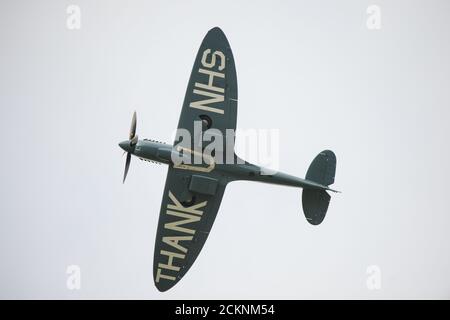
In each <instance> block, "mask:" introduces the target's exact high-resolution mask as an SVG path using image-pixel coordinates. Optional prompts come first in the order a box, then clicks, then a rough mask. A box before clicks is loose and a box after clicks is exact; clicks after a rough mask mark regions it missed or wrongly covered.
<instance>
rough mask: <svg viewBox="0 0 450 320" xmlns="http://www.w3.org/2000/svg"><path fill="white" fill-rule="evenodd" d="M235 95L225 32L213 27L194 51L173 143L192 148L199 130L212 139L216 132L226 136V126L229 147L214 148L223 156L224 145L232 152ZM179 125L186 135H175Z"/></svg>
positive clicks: (233, 76)
mask: <svg viewBox="0 0 450 320" xmlns="http://www.w3.org/2000/svg"><path fill="white" fill-rule="evenodd" d="M237 99H238V94H237V79H236V68H235V63H234V58H233V54H232V52H231V48H230V44H229V43H228V40H227V38H226V37H225V34H224V33H223V32H222V30H221V29H220V28H217V27H216V28H213V29H211V30H210V31H209V32H208V33H207V35H206V36H205V38H204V39H203V42H202V44H201V46H200V49H199V51H198V53H197V56H196V59H195V62H194V67H193V69H192V73H191V76H190V79H189V83H188V87H187V91H186V96H185V99H184V102H183V108H182V111H181V115H180V120H179V123H178V129H179V130H178V131H177V137H176V139H175V142H174V145H177V144H179V143H182V144H183V147H185V148H187V149H192V148H195V147H198V144H199V141H200V137H199V135H200V133H203V132H205V131H207V134H206V135H208V134H209V136H207V137H204V139H203V140H207V141H213V140H215V139H216V136H217V135H221V136H222V137H226V136H227V129H232V130H233V131H232V132H233V135H232V137H231V136H230V135H229V137H230V139H229V140H227V141H226V143H230V146H229V148H228V149H227V148H225V145H224V144H223V148H218V149H220V150H218V151H220V152H222V151H223V152H225V154H224V155H225V156H227V155H226V152H227V151H226V150H225V149H227V150H228V152H230V153H231V152H233V154H234V131H235V130H236V118H237ZM196 125H197V127H195V126H196ZM196 128H197V129H200V130H196ZM180 129H184V132H188V133H189V134H190V136H189V138H188V139H186V137H183V138H181V137H180V136H179V135H178V133H179V132H180V133H182V131H180ZM208 129H212V130H208ZM228 133H230V131H229V132H228ZM186 140H187V141H186ZM222 142H223V143H225V141H222ZM203 147H204V144H203ZM216 151H217V150H216Z"/></svg>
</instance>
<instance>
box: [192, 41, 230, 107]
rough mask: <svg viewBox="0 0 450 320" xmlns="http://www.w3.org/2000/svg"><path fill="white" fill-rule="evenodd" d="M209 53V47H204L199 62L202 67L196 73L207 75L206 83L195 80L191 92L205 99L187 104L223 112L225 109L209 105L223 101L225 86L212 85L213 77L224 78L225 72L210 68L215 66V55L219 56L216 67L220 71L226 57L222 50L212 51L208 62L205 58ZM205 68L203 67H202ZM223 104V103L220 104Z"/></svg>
mask: <svg viewBox="0 0 450 320" xmlns="http://www.w3.org/2000/svg"><path fill="white" fill-rule="evenodd" d="M210 54H211V49H206V50H205V51H203V56H202V60H201V64H202V66H203V68H199V69H198V73H201V74H205V75H207V76H208V83H207V84H205V83H200V82H195V84H194V89H193V93H194V94H197V95H200V96H203V97H206V99H203V100H199V101H192V102H191V103H190V104H189V107H191V108H195V109H200V110H204V111H208V112H213V113H218V114H224V113H225V111H224V110H223V109H220V108H217V107H211V106H210V105H211V104H216V103H222V102H224V100H225V99H224V93H225V88H221V87H218V86H215V85H214V78H221V79H225V73H223V72H217V71H213V70H209V69H212V68H214V67H215V66H216V62H217V61H216V56H218V57H220V65H219V67H218V69H219V71H222V70H223V69H225V61H226V57H225V55H224V54H223V52H222V51H218V50H217V51H214V53H212V54H211V59H210V62H208V61H207V60H206V59H207V57H208V55H210ZM204 68H205V69H204ZM222 105H223V104H222Z"/></svg>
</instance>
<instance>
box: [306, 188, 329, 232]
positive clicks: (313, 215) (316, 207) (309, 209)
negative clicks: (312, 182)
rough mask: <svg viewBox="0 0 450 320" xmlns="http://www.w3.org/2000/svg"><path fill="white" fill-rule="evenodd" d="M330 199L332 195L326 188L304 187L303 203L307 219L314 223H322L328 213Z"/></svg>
mask: <svg viewBox="0 0 450 320" xmlns="http://www.w3.org/2000/svg"><path fill="white" fill-rule="evenodd" d="M330 199H331V197H330V195H329V194H328V193H327V192H326V191H325V190H319V189H304V190H303V195H302V204H303V212H304V213H305V217H306V220H308V222H309V223H311V224H313V225H318V224H320V223H321V222H322V221H323V219H324V218H325V215H326V214H327V210H328V205H329V204H330Z"/></svg>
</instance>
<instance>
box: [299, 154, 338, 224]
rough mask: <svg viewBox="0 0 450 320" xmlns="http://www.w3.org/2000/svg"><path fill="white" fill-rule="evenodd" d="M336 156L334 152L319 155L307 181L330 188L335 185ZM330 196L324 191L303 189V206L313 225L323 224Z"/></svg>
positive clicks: (310, 168) (314, 161)
mask: <svg viewBox="0 0 450 320" xmlns="http://www.w3.org/2000/svg"><path fill="white" fill-rule="evenodd" d="M335 173H336V156H335V155H334V153H333V151H330V150H325V151H322V152H321V153H319V154H318V155H317V156H316V157H315V158H314V160H313V162H312V163H311V165H310V166H309V169H308V172H307V173H306V179H307V180H311V181H314V182H316V183H319V184H321V185H323V186H329V185H330V184H333V183H334V175H335ZM330 198H331V197H330V195H329V194H328V193H327V192H326V191H325V190H323V189H303V195H302V204H303V212H304V213H305V217H306V220H308V222H309V223H311V224H313V225H318V224H320V223H322V221H323V219H324V218H325V215H326V213H327V210H328V205H329V203H330Z"/></svg>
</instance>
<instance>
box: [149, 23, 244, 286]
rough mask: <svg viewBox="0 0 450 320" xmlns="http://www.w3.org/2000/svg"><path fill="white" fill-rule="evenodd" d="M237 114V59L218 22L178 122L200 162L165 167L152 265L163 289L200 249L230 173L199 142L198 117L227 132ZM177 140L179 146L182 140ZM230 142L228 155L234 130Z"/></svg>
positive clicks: (208, 126)
mask: <svg viewBox="0 0 450 320" xmlns="http://www.w3.org/2000/svg"><path fill="white" fill-rule="evenodd" d="M236 116H237V81H236V70H235V66H234V59H233V55H232V53H231V48H230V45H229V43H228V41H227V39H226V37H225V35H224V33H223V32H222V30H220V29H219V28H214V29H211V30H210V31H209V32H208V34H207V35H206V36H205V38H204V39H203V42H202V44H201V46H200V49H199V51H198V54H197V57H196V59H195V62H194V67H193V70H192V73H191V77H190V79H189V84H188V88H187V92H186V96H185V100H184V103H183V108H182V111H181V116H180V120H179V123H178V129H185V131H187V132H188V133H190V139H188V141H183V147H181V148H182V149H183V154H190V155H194V154H196V153H197V154H198V153H199V154H200V155H202V157H201V158H202V162H201V163H198V164H196V163H195V164H194V163H192V164H173V165H170V166H169V171H168V173H167V180H166V186H165V188H164V195H163V200H162V204H161V211H160V216H159V223H158V230H157V235H156V243H155V253H154V265H153V277H154V280H155V285H156V287H157V288H158V290H160V291H166V290H168V289H170V288H171V287H172V286H174V285H175V284H176V283H177V282H178V281H179V280H180V279H181V278H182V277H183V276H184V275H185V274H186V272H187V271H188V270H189V268H190V267H191V266H192V264H193V263H194V261H195V259H196V258H197V256H198V255H199V253H200V251H201V249H202V247H203V245H204V243H205V242H206V239H207V237H208V235H209V232H210V230H211V228H212V225H213V223H214V220H215V218H216V215H217V211H218V210H219V206H220V203H221V201H222V197H223V193H224V191H225V187H226V183H227V178H226V177H222V176H221V175H219V174H216V172H215V171H214V168H215V164H216V161H215V159H214V158H213V157H211V156H209V157H208V156H204V153H205V152H204V150H203V149H201V148H200V149H197V148H195V145H194V143H195V138H196V134H197V133H196V132H195V130H194V129H195V128H194V121H196V120H197V121H199V122H198V123H199V124H201V125H200V127H201V129H200V131H201V133H202V134H206V133H207V132H208V131H207V130H206V129H215V132H216V133H217V132H218V133H220V134H222V135H223V137H225V136H226V129H233V130H235V129H236ZM184 139H185V137H184ZM214 139H216V138H214ZM177 140H179V139H178V138H176V141H175V143H174V146H175V147H176V148H177V144H178V142H180V141H177ZM180 140H183V139H180ZM210 141H212V140H210ZM186 142H188V143H187V144H186ZM231 143H232V148H229V149H227V148H225V145H224V148H223V149H222V150H223V151H224V155H225V156H226V150H228V151H229V152H232V156H234V134H233V137H232V142H231ZM179 147H180V145H178V148H179ZM203 147H204V146H203ZM216 156H217V152H216ZM224 161H225V158H224Z"/></svg>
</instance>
